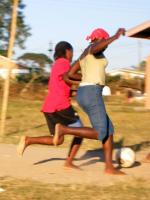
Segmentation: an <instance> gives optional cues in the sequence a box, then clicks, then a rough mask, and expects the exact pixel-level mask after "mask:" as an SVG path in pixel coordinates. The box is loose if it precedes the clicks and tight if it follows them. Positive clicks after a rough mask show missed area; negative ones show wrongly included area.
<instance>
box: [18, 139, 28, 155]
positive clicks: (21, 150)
mask: <svg viewBox="0 0 150 200" xmlns="http://www.w3.org/2000/svg"><path fill="white" fill-rule="evenodd" d="M26 139H27V136H22V137H21V139H20V141H19V144H18V146H17V153H18V155H20V156H23V153H24V151H25V149H26V147H27V144H26Z"/></svg>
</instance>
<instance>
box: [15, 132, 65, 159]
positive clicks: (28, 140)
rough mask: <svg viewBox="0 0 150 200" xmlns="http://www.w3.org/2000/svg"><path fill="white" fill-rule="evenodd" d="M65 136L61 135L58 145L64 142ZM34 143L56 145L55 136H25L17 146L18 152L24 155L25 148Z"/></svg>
mask: <svg viewBox="0 0 150 200" xmlns="http://www.w3.org/2000/svg"><path fill="white" fill-rule="evenodd" d="M63 140H64V137H60V138H59V141H58V145H60V144H62V143H63ZM32 144H43V145H54V143H53V136H42V137H28V136H23V137H22V138H21V139H20V142H19V144H18V147H17V151H18V154H20V155H23V153H24V151H25V149H26V148H27V147H28V146H29V145H32Z"/></svg>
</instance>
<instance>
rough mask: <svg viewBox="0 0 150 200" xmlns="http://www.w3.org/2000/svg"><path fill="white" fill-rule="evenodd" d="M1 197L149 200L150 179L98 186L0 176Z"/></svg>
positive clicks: (23, 199) (20, 199) (16, 199)
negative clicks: (44, 182) (41, 181)
mask: <svg viewBox="0 0 150 200" xmlns="http://www.w3.org/2000/svg"><path fill="white" fill-rule="evenodd" d="M0 184H1V185H0V187H2V188H4V189H5V190H6V191H5V192H3V193H0V199H1V200H8V199H9V200H27V199H28V200H50V199H52V200H68V199H69V200H97V199H101V200H120V199H125V200H131V199H132V200H137V199H138V200H148V199H149V198H150V192H149V191H150V182H149V181H148V180H147V181H146V180H142V179H134V180H133V181H132V182H126V183H122V182H121V183H117V184H115V185H112V186H107V187H106V186H105V187H104V186H103V187H100V186H98V185H97V186H96V185H92V186H91V185H74V184H72V185H56V184H43V183H40V182H37V181H31V180H18V179H12V178H8V177H7V178H6V177H5V178H0Z"/></svg>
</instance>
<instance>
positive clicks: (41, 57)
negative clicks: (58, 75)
mask: <svg viewBox="0 0 150 200" xmlns="http://www.w3.org/2000/svg"><path fill="white" fill-rule="evenodd" d="M18 61H19V63H20V64H22V65H25V66H27V67H29V68H33V69H34V68H39V69H40V68H41V69H44V68H46V67H48V66H50V64H51V63H52V60H51V59H50V58H49V57H48V56H47V55H45V54H42V53H25V54H23V55H22V56H20V57H18Z"/></svg>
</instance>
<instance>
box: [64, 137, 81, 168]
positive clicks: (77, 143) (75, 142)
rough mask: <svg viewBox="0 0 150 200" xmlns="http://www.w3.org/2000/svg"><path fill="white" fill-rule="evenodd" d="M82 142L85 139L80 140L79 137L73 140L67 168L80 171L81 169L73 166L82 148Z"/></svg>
mask: <svg viewBox="0 0 150 200" xmlns="http://www.w3.org/2000/svg"><path fill="white" fill-rule="evenodd" d="M82 141H83V138H79V137H74V138H73V140H72V144H71V146H70V150H69V154H68V158H67V159H66V162H65V167H69V168H75V169H79V167H77V166H76V165H74V164H73V159H74V157H75V156H76V154H77V152H78V150H79V148H80V146H81V143H82Z"/></svg>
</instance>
